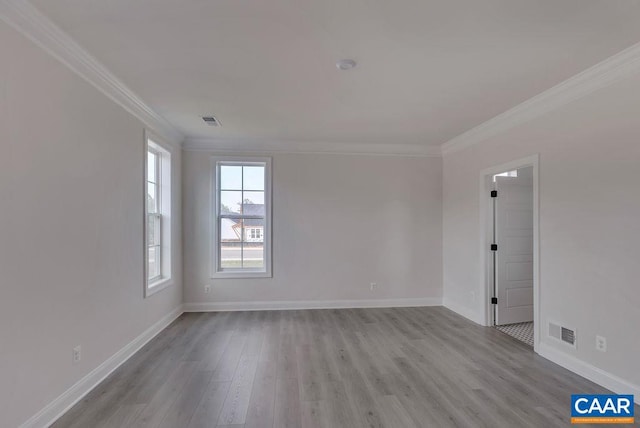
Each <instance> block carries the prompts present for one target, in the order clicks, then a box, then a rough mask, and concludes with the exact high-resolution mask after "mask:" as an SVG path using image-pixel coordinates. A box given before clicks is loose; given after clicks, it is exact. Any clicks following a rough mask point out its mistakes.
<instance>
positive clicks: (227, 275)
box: [211, 271, 273, 279]
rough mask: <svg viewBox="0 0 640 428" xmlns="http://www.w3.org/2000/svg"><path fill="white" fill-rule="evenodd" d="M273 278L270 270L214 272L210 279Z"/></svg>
mask: <svg viewBox="0 0 640 428" xmlns="http://www.w3.org/2000/svg"><path fill="white" fill-rule="evenodd" d="M250 278H273V275H271V272H241V271H239V272H232V271H231V272H214V273H212V274H211V279H250Z"/></svg>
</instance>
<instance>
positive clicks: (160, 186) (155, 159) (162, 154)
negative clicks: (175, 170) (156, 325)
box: [145, 139, 171, 296]
mask: <svg viewBox="0 0 640 428" xmlns="http://www.w3.org/2000/svg"><path fill="white" fill-rule="evenodd" d="M145 162H146V164H145V187H146V191H145V217H146V221H145V247H146V248H145V259H146V269H145V270H146V280H145V295H146V296H148V295H151V294H153V293H155V292H156V291H160V290H161V289H163V288H165V287H166V286H168V285H170V279H171V154H170V153H169V151H168V150H166V149H164V148H163V147H162V146H160V145H159V144H157V143H155V142H154V141H152V140H151V139H147V150H146V159H145Z"/></svg>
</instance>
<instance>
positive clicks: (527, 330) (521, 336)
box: [496, 322, 533, 348]
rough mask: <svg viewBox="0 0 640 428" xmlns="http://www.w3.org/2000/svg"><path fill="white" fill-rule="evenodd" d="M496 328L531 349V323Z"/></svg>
mask: <svg viewBox="0 0 640 428" xmlns="http://www.w3.org/2000/svg"><path fill="white" fill-rule="evenodd" d="M496 328H497V329H498V330H500V331H501V332H503V333H505V334H508V335H509V336H511V337H513V338H515V339H518V340H519V341H520V342H524V343H526V344H527V345H529V346H531V347H532V348H533V322H521V323H518V324H505V325H497V326H496Z"/></svg>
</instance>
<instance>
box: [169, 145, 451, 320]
mask: <svg viewBox="0 0 640 428" xmlns="http://www.w3.org/2000/svg"><path fill="white" fill-rule="evenodd" d="M261 155H262V154H261ZM182 168H183V171H184V174H183V219H184V225H183V227H184V267H185V277H184V281H185V302H186V304H187V307H189V306H191V307H192V308H193V307H197V308H203V307H207V305H204V306H203V305H200V306H197V305H196V306H194V305H192V304H193V303H199V304H203V303H205V304H206V303H215V304H216V305H222V307H224V305H225V303H229V302H234V303H239V304H238V305H236V304H230V305H229V307H251V306H250V305H247V303H255V302H263V301H310V300H315V301H318V300H323V301H325V300H331V301H335V300H369V299H412V298H415V299H427V298H433V302H439V301H440V298H441V295H442V276H441V271H442V256H441V251H442V244H441V243H442V233H441V225H442V220H441V215H442V203H441V192H442V182H441V178H442V175H441V159H439V158H426V157H396V156H366V155H333V154H322V155H318V154H275V155H273V263H274V265H273V278H269V279H216V280H212V279H210V278H209V272H210V251H209V239H210V235H209V231H210V219H211V211H210V207H211V205H210V204H211V202H210V201H211V199H210V198H211V194H210V189H211V181H210V180H211V179H210V177H211V153H207V152H196V151H185V152H184V153H183V165H182ZM371 282H376V283H377V284H378V289H377V290H376V291H375V292H372V291H371V290H370V287H369V284H370V283H371ZM205 284H211V285H212V289H211V293H210V294H205V293H204V285H205ZM416 303H417V304H418V301H416ZM209 307H210V306H209Z"/></svg>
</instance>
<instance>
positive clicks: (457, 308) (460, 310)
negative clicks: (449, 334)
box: [442, 298, 484, 325]
mask: <svg viewBox="0 0 640 428" xmlns="http://www.w3.org/2000/svg"><path fill="white" fill-rule="evenodd" d="M442 306H444V307H445V308H447V309H450V310H452V311H453V312H455V313H457V314H458V315H462V316H463V317H465V318H466V319H468V320H469V321H473V322H474V323H476V324H480V325H484V322H482V321H480V320H479V316H478V314H477V313H476V311H474V310H473V309H469V308H467V307H466V306H462V305H460V304H458V303H456V302H454V301H452V300H451V299H447V298H444V301H443V304H442Z"/></svg>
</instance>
